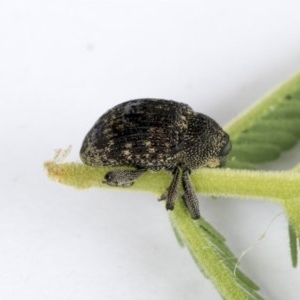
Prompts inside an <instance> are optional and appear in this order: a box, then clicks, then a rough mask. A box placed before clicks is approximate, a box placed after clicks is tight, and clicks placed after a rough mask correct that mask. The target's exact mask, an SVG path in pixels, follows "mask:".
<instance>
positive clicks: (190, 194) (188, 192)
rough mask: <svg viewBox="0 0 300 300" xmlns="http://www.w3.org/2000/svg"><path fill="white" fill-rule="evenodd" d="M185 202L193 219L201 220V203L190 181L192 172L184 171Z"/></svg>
mask: <svg viewBox="0 0 300 300" xmlns="http://www.w3.org/2000/svg"><path fill="white" fill-rule="evenodd" d="M182 186H183V191H184V195H183V200H184V202H185V204H186V206H187V208H188V210H189V212H190V215H191V217H192V218H193V219H199V218H200V211H199V201H198V199H197V196H196V193H195V191H194V189H193V187H192V184H191V180H190V170H184V171H183V173H182Z"/></svg>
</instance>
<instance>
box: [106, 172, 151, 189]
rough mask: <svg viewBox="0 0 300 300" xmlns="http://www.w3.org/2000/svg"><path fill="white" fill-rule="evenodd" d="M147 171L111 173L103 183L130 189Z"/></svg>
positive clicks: (107, 174)
mask: <svg viewBox="0 0 300 300" xmlns="http://www.w3.org/2000/svg"><path fill="white" fill-rule="evenodd" d="M146 171H147V170H146V169H137V170H117V171H110V172H108V173H106V175H105V177H104V180H103V181H102V182H103V183H106V184H108V185H112V186H122V187H128V186H131V185H133V184H134V181H135V180H136V179H137V178H139V177H140V176H141V175H143V174H144V173H145V172H146Z"/></svg>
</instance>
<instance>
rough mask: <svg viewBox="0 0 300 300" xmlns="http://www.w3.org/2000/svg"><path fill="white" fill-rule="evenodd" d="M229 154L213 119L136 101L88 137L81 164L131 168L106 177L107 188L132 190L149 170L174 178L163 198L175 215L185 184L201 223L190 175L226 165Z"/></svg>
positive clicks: (176, 105)
mask: <svg viewBox="0 0 300 300" xmlns="http://www.w3.org/2000/svg"><path fill="white" fill-rule="evenodd" d="M230 150H231V143H230V139H229V135H228V134H227V133H226V132H224V131H223V129H222V128H221V127H220V126H219V125H218V124H217V123H216V122H215V121H214V120H213V119H211V118H210V117H208V116H206V115H204V114H201V113H197V112H195V111H193V110H192V109H191V107H190V106H188V105H187V104H184V103H180V102H176V101H172V100H163V99H136V100H130V101H127V102H124V103H121V104H119V105H117V106H115V107H113V108H112V109H110V110H109V111H107V112H106V113H105V114H104V115H102V116H101V117H100V118H99V119H98V121H97V122H96V123H95V125H94V126H93V127H92V128H91V130H90V131H89V132H88V134H87V135H86V137H85V139H84V141H83V144H82V147H81V150H80V157H81V160H82V161H83V162H84V163H85V164H87V165H90V166H95V167H96V166H119V167H133V168H134V170H126V169H125V170H116V171H111V172H108V173H107V174H106V175H105V178H104V180H103V182H105V183H106V184H109V185H114V186H123V187H126V186H130V185H132V184H133V183H134V181H135V180H136V179H137V178H138V177H140V176H141V175H142V174H143V173H144V172H146V171H147V170H150V171H154V172H156V171H160V170H165V171H168V172H170V173H171V174H172V175H173V179H172V181H171V183H170V186H169V187H168V189H167V191H166V192H165V193H164V194H163V195H162V197H161V198H160V199H161V200H166V208H167V209H170V210H172V209H174V203H175V200H176V199H177V198H178V191H179V186H180V184H182V188H183V193H184V194H183V199H184V202H185V204H186V206H187V208H188V210H189V212H190V215H191V217H192V218H193V219H198V218H199V217H200V212H199V202H198V199H197V196H196V194H195V191H194V189H193V187H192V184H191V181H190V173H191V172H192V171H193V170H195V169H198V168H201V167H209V168H216V167H221V166H223V165H224V163H225V158H226V155H227V154H228V153H229V152H230Z"/></svg>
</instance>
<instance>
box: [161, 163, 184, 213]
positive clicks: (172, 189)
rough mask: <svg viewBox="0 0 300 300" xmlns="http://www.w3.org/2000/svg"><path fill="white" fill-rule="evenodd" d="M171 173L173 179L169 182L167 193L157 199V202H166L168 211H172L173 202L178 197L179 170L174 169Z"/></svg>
mask: <svg viewBox="0 0 300 300" xmlns="http://www.w3.org/2000/svg"><path fill="white" fill-rule="evenodd" d="M172 173H173V179H172V181H171V184H170V186H169V187H168V189H167V191H166V192H165V193H164V194H163V195H162V196H161V197H160V199H159V200H167V201H166V209H170V210H173V209H174V202H175V200H176V198H177V196H178V189H179V175H180V171H179V168H178V167H176V168H175V169H174V171H173V172H172Z"/></svg>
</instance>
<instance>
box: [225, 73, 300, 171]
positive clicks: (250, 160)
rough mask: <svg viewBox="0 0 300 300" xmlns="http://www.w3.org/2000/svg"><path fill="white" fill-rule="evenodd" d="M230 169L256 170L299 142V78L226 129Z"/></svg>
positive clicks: (278, 90) (279, 89) (271, 95)
mask: <svg viewBox="0 0 300 300" xmlns="http://www.w3.org/2000/svg"><path fill="white" fill-rule="evenodd" d="M226 130H227V132H228V133H229V135H230V137H231V140H232V144H233V147H232V151H231V153H230V155H229V157H228V162H227V166H228V167H230V168H249V169H253V168H257V167H258V165H259V164H261V163H264V162H268V161H271V160H275V159H277V158H278V157H279V156H280V154H281V153H282V152H283V151H286V150H288V149H290V148H291V147H293V146H294V145H295V144H296V143H297V142H298V141H299V139H300V74H298V75H297V76H295V77H294V78H292V79H291V80H289V81H288V82H287V83H285V84H284V85H282V86H281V87H279V88H278V89H277V90H276V91H274V92H273V93H271V94H269V95H268V96H266V97H265V98H264V99H262V100H261V101H259V102H258V103H257V104H255V105H254V106H252V107H251V108H250V109H248V110H247V111H246V112H245V113H243V114H241V116H239V117H237V118H236V119H235V120H233V121H232V122H231V124H229V125H228V126H227V128H226Z"/></svg>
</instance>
